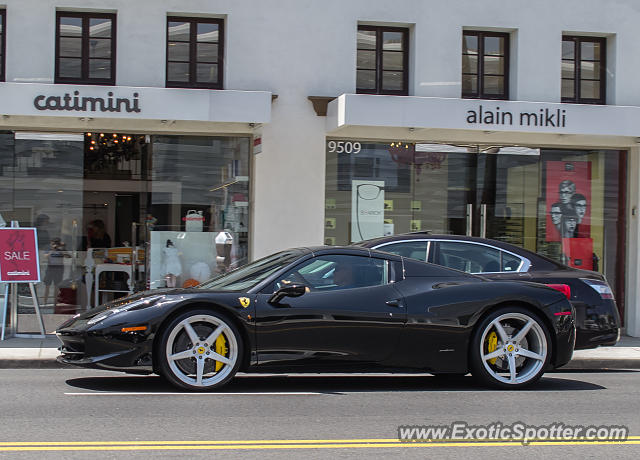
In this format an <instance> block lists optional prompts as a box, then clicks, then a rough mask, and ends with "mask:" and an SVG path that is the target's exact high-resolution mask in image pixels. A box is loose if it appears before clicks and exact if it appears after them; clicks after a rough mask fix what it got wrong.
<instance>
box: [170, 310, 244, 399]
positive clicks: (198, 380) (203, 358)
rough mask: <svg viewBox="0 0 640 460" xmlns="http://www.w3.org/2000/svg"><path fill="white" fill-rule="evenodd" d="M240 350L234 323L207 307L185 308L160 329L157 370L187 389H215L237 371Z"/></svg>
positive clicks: (239, 337) (240, 344)
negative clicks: (158, 367) (183, 311)
mask: <svg viewBox="0 0 640 460" xmlns="http://www.w3.org/2000/svg"><path fill="white" fill-rule="evenodd" d="M242 350H243V343H242V338H241V336H240V334H239V332H238V329H237V328H236V326H235V325H234V324H233V322H231V321H230V320H229V319H227V318H226V317H225V316H224V315H222V314H220V313H218V312H215V311H210V310H192V311H187V312H185V313H183V314H181V315H178V316H177V317H176V318H174V319H173V320H172V321H171V322H170V323H169V324H168V325H167V327H166V328H164V330H163V331H161V339H160V346H159V347H158V352H159V354H160V356H159V358H160V359H159V365H160V373H161V374H162V375H163V376H164V377H165V378H166V379H167V380H169V382H171V383H172V384H174V385H176V386H178V387H180V388H186V389H189V390H196V391H203V390H210V389H213V388H218V387H220V386H222V385H224V384H225V383H227V382H228V381H229V380H231V379H232V378H233V376H234V375H235V374H236V372H237V371H238V367H239V366H240V361H241V356H242Z"/></svg>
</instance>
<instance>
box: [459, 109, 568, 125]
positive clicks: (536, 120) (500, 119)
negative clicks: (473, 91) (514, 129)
mask: <svg viewBox="0 0 640 460" xmlns="http://www.w3.org/2000/svg"><path fill="white" fill-rule="evenodd" d="M465 116H466V122H467V125H470V126H474V125H488V126H522V127H532V126H536V127H544V128H565V127H566V126H567V111H566V109H561V108H555V107H554V108H548V107H544V108H540V109H537V110H516V111H513V110H505V109H501V108H500V106H498V105H496V106H488V105H486V104H478V106H476V107H474V108H471V109H468V110H467V112H466V115H465Z"/></svg>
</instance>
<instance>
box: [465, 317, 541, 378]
mask: <svg viewBox="0 0 640 460" xmlns="http://www.w3.org/2000/svg"><path fill="white" fill-rule="evenodd" d="M550 357H551V336H550V334H549V331H548V329H547V327H546V326H545V324H544V322H543V321H542V320H541V319H540V317H538V316H537V315H536V314H534V313H533V312H531V311H529V310H527V309H525V308H521V307H505V308H501V309H499V310H496V311H494V312H492V313H491V314H490V315H488V316H487V317H486V318H484V319H483V320H482V321H481V322H480V324H479V325H478V327H477V328H476V329H475V331H474V334H473V337H472V343H471V353H470V359H471V362H470V365H471V373H472V374H473V376H474V377H476V378H477V379H478V380H480V381H481V382H482V383H484V384H487V385H489V386H492V387H497V388H520V387H525V386H528V385H531V384H533V383H535V382H537V381H538V380H539V379H540V378H541V377H542V374H543V373H544V371H545V369H546V367H547V364H548V363H549V360H550Z"/></svg>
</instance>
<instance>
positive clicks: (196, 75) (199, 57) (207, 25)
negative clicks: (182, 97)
mask: <svg viewBox="0 0 640 460" xmlns="http://www.w3.org/2000/svg"><path fill="white" fill-rule="evenodd" d="M223 51H224V22H223V20H222V19H208V18H181V17H171V16H170V17H168V18H167V86H168V87H178V88H212V89H222V67H223V65H222V64H223V56H224V54H223Z"/></svg>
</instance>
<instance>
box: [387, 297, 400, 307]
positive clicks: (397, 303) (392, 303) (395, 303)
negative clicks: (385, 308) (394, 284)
mask: <svg viewBox="0 0 640 460" xmlns="http://www.w3.org/2000/svg"><path fill="white" fill-rule="evenodd" d="M385 303H386V304H387V305H389V306H390V307H398V308H402V301H401V300H400V299H394V300H387V301H386V302H385Z"/></svg>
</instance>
